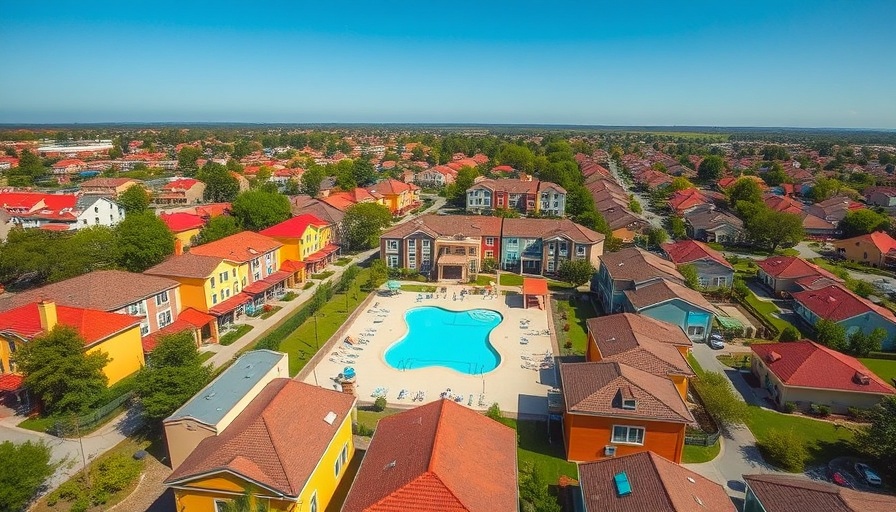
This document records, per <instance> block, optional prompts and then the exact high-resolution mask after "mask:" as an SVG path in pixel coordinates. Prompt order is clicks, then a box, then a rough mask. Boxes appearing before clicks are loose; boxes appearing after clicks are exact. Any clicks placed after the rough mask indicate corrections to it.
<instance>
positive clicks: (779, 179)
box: [762, 162, 787, 187]
mask: <svg viewBox="0 0 896 512" xmlns="http://www.w3.org/2000/svg"><path fill="white" fill-rule="evenodd" d="M762 179H763V180H764V181H765V182H766V183H767V184H768V185H769V186H771V187H777V186H778V185H780V184H782V183H786V182H787V174H786V173H785V172H784V168H783V167H781V164H779V163H778V162H772V163H771V164H770V166H769V169H768V170H767V171H765V173H764V174H763V175H762Z"/></svg>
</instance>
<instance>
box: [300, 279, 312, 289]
mask: <svg viewBox="0 0 896 512" xmlns="http://www.w3.org/2000/svg"><path fill="white" fill-rule="evenodd" d="M312 286H314V281H307V282H306V283H305V284H304V286H302V289H303V290H307V289H308V288H311V287H312Z"/></svg>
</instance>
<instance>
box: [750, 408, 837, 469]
mask: <svg viewBox="0 0 896 512" xmlns="http://www.w3.org/2000/svg"><path fill="white" fill-rule="evenodd" d="M748 409H749V411H750V414H749V416H747V426H748V427H749V428H750V431H752V432H753V435H754V436H756V441H757V442H759V443H762V441H763V440H765V439H768V437H769V435H771V433H772V431H774V430H784V431H786V430H793V431H794V432H797V433H798V434H799V437H800V439H802V440H803V445H804V446H805V447H806V449H807V450H808V452H809V461H808V462H807V463H806V465H807V466H808V467H811V466H819V465H822V464H827V463H828V462H830V460H831V459H832V458H834V457H839V456H844V455H854V454H855V453H854V451H853V450H852V449H851V448H850V443H851V442H852V440H853V432H852V431H851V430H850V429H848V428H845V427H839V428H838V427H836V426H835V425H834V424H833V423H831V422H827V421H821V420H814V419H812V418H807V417H805V416H795V415H791V414H782V413H779V412H775V411H771V410H768V409H763V408H761V407H757V406H753V405H751V406H749V407H748Z"/></svg>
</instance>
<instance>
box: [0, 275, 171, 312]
mask: <svg viewBox="0 0 896 512" xmlns="http://www.w3.org/2000/svg"><path fill="white" fill-rule="evenodd" d="M176 286H178V282H177V281H173V280H171V279H166V278H164V277H157V276H147V275H143V274H135V273H132V272H125V271H123V270H97V271H94V272H90V273H89V274H84V275H80V276H77V277H73V278H71V279H66V280H65V281H60V282H58V283H53V284H48V285H46V286H42V287H40V288H36V289H34V290H28V291H25V292H22V293H17V294H15V295H11V296H10V297H9V298H8V299H6V298H4V299H0V311H6V310H8V309H12V308H15V307H18V306H22V305H25V304H29V303H31V302H37V301H40V300H42V299H50V300H53V301H54V302H56V304H59V305H61V306H70V307H76V308H85V309H96V310H99V311H115V310H117V309H120V308H123V307H124V306H127V305H128V304H133V303H135V302H138V301H140V300H143V299H145V298H147V297H152V296H153V295H156V294H158V293H161V292H163V291H165V290H170V289H171V288H174V287H176Z"/></svg>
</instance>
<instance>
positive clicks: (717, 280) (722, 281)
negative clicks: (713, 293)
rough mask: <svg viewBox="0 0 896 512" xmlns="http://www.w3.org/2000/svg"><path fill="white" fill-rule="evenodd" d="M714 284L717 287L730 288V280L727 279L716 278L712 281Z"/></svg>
mask: <svg viewBox="0 0 896 512" xmlns="http://www.w3.org/2000/svg"><path fill="white" fill-rule="evenodd" d="M712 284H713V285H715V286H728V278H727V277H714V278H713V279H712Z"/></svg>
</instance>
